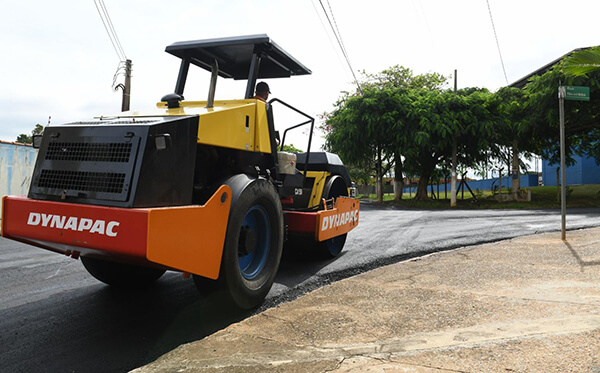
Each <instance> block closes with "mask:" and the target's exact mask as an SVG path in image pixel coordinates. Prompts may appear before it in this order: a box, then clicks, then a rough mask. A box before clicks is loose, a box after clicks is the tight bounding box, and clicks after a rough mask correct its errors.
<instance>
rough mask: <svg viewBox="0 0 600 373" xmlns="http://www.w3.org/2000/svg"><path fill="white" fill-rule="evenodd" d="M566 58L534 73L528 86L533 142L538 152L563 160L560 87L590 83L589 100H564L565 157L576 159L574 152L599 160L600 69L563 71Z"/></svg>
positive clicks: (545, 156)
mask: <svg viewBox="0 0 600 373" xmlns="http://www.w3.org/2000/svg"><path fill="white" fill-rule="evenodd" d="M564 66H565V61H562V62H560V63H558V64H557V65H555V66H554V67H553V68H552V69H550V70H549V71H547V72H545V73H544V74H542V75H539V76H534V77H532V78H531V79H530V81H529V82H528V83H527V85H526V86H525V90H526V91H527V94H528V97H529V99H528V100H527V105H526V110H527V111H528V113H529V114H528V120H529V121H530V125H531V126H532V133H533V135H532V142H534V145H535V147H536V152H537V153H538V154H542V155H543V156H544V158H546V159H548V160H549V161H550V164H558V163H559V162H560V149H559V145H560V141H559V116H558V99H557V92H558V87H559V86H561V85H575V86H587V87H589V88H590V101H589V102H585V101H566V102H565V135H566V136H565V137H566V138H565V150H566V154H565V161H566V163H567V165H572V164H573V163H574V159H573V156H574V155H588V156H591V157H593V158H595V159H596V162H597V163H599V164H600V149H599V147H598V146H597V144H598V143H599V142H600V126H599V120H600V70H597V69H596V70H593V71H591V72H587V73H586V74H583V75H577V76H576V75H570V74H566V73H565V72H564Z"/></svg>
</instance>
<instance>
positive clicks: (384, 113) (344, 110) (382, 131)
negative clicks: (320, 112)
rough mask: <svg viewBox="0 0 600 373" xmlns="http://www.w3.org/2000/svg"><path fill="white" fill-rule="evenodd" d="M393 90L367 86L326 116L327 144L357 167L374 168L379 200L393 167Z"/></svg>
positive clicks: (340, 103)
mask: <svg viewBox="0 0 600 373" xmlns="http://www.w3.org/2000/svg"><path fill="white" fill-rule="evenodd" d="M394 100H395V95H394V90H392V89H381V90H380V89H375V88H365V89H364V95H362V96H348V97H346V98H344V99H343V100H342V101H340V102H338V104H337V108H336V110H335V111H334V112H333V113H332V114H331V116H329V117H328V119H327V126H328V128H329V132H328V133H327V135H326V143H325V146H326V148H327V149H328V150H330V151H332V152H335V153H338V154H339V155H340V156H341V157H342V159H344V160H345V162H348V163H349V164H351V165H353V166H354V167H359V168H367V169H371V167H373V168H374V169H371V171H374V173H375V178H376V191H377V198H378V200H379V201H382V200H383V175H385V174H386V173H387V172H388V171H389V169H390V168H391V166H392V165H393V164H392V163H391V159H390V158H391V156H392V155H393V151H390V149H391V147H392V146H393V139H392V133H391V131H392V129H393V126H394V122H395V121H396V120H397V108H398V105H397V104H396V102H395V101H394Z"/></svg>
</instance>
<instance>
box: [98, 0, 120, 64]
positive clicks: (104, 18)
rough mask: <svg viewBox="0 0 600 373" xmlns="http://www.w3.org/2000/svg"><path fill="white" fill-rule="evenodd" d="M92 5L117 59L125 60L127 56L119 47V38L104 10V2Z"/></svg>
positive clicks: (100, 1)
mask: <svg viewBox="0 0 600 373" xmlns="http://www.w3.org/2000/svg"><path fill="white" fill-rule="evenodd" d="M98 4H100V5H99V6H98ZM94 5H95V6H96V10H97V11H98V15H99V16H100V19H101V20H102V24H103V25H104V29H105V30H106V33H107V34H108V38H109V39H110V42H111V44H112V46H113V48H114V50H115V52H116V53H117V57H118V58H119V60H120V61H125V60H127V56H126V55H125V51H124V50H123V47H122V46H121V42H120V41H119V37H118V36H117V33H116V31H115V28H114V26H113V24H112V21H111V19H110V16H109V15H108V11H107V9H106V5H104V1H103V0H94Z"/></svg>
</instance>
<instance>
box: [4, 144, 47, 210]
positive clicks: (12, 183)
mask: <svg viewBox="0 0 600 373" xmlns="http://www.w3.org/2000/svg"><path fill="white" fill-rule="evenodd" d="M37 153H38V151H37V149H34V148H33V147H31V146H28V145H23V144H19V143H13V142H5V141H0V197H3V196H6V195H26V194H27V192H28V191H29V184H30V183H31V175H32V174H33V168H34V166H35V160H36V158H37ZM1 208H2V200H1V198H0V209H1Z"/></svg>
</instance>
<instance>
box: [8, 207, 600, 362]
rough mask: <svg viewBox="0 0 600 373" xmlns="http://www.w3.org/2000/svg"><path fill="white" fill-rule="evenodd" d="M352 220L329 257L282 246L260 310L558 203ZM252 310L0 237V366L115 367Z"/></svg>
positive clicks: (496, 234) (472, 239) (553, 221)
mask: <svg viewBox="0 0 600 373" xmlns="http://www.w3.org/2000/svg"><path fill="white" fill-rule="evenodd" d="M360 219H361V220H360V224H359V226H358V227H357V228H356V229H355V230H354V231H352V232H351V233H350V234H349V236H348V240H347V242H346V247H345V249H344V252H343V253H342V255H341V256H339V257H338V258H336V259H333V260H327V261H323V260H318V259H316V258H314V256H312V255H307V254H306V253H305V252H301V251H287V252H286V253H285V255H284V259H283V261H282V264H281V268H280V272H279V275H278V277H277V280H276V284H275V285H274V287H273V289H272V291H271V293H270V294H269V296H268V298H267V300H266V302H265V304H264V305H263V306H262V308H261V309H265V308H267V307H271V306H273V305H276V304H278V303H280V302H284V301H287V300H290V299H294V298H296V297H298V296H299V295H301V294H303V293H305V292H307V291H310V290H312V289H315V288H317V287H320V286H323V285H324V284H326V283H329V282H331V281H335V280H337V279H341V278H345V277H349V276H352V275H354V274H357V273H360V272H364V271H366V270H369V269H372V268H376V267H379V266H382V265H386V264H391V263H394V262H398V261H401V260H404V259H407V258H410V257H414V256H418V255H423V254H426V253H429V252H433V251H440V250H449V249H453V248H456V247H461V246H466V245H472V244H478V243H484V242H493V241H498V240H501V239H505V238H511V237H516V236H520V235H529V234H535V233H541V232H550V231H556V232H559V231H560V213H559V211H557V210H539V211H524V210H474V211H424V210H402V209H392V208H388V209H382V208H378V207H374V206H372V205H368V204H363V205H362V209H361V216H360ZM595 226H600V209H581V210H569V211H568V216H567V228H568V229H580V228H588V227H595ZM557 234H559V233H557ZM567 237H568V232H567ZM259 311H260V310H259ZM255 312H257V311H255ZM252 313H253V312H240V311H234V310H231V309H229V308H227V307H223V305H222V304H221V302H220V300H219V299H217V298H216V297H215V296H214V295H199V293H198V292H197V291H196V288H195V287H194V285H193V282H192V281H191V280H186V279H182V278H181V275H180V274H177V273H172V272H168V273H167V274H166V275H165V276H163V277H162V278H161V279H160V280H159V281H158V282H157V283H156V285H155V286H153V287H152V288H150V289H148V290H146V291H144V292H138V293H131V292H123V291H116V290H114V289H111V288H109V287H108V286H105V285H103V284H101V283H99V282H97V281H96V280H95V279H93V278H92V277H91V276H89V275H88V274H87V272H86V271H85V270H84V269H83V266H82V265H81V263H80V261H76V260H73V259H70V258H67V257H64V256H62V255H59V254H54V253H50V252H46V251H44V250H41V249H38V248H34V247H31V246H27V245H23V244H19V243H17V242H13V241H9V240H5V239H2V238H0V372H124V371H128V370H130V369H133V368H136V367H138V366H141V365H143V364H145V363H148V362H150V361H152V360H154V359H156V358H157V357H159V356H160V355H162V354H164V353H166V352H168V351H170V350H172V349H173V348H175V347H177V346H179V345H180V344H183V343H187V342H191V341H194V340H198V339H201V338H202V337H204V336H206V335H209V334H212V333H214V332H215V331H217V330H219V329H222V328H224V327H226V326H228V325H230V324H231V323H234V322H237V321H239V320H241V319H243V318H246V317H248V316H249V315H251V314H252Z"/></svg>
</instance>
